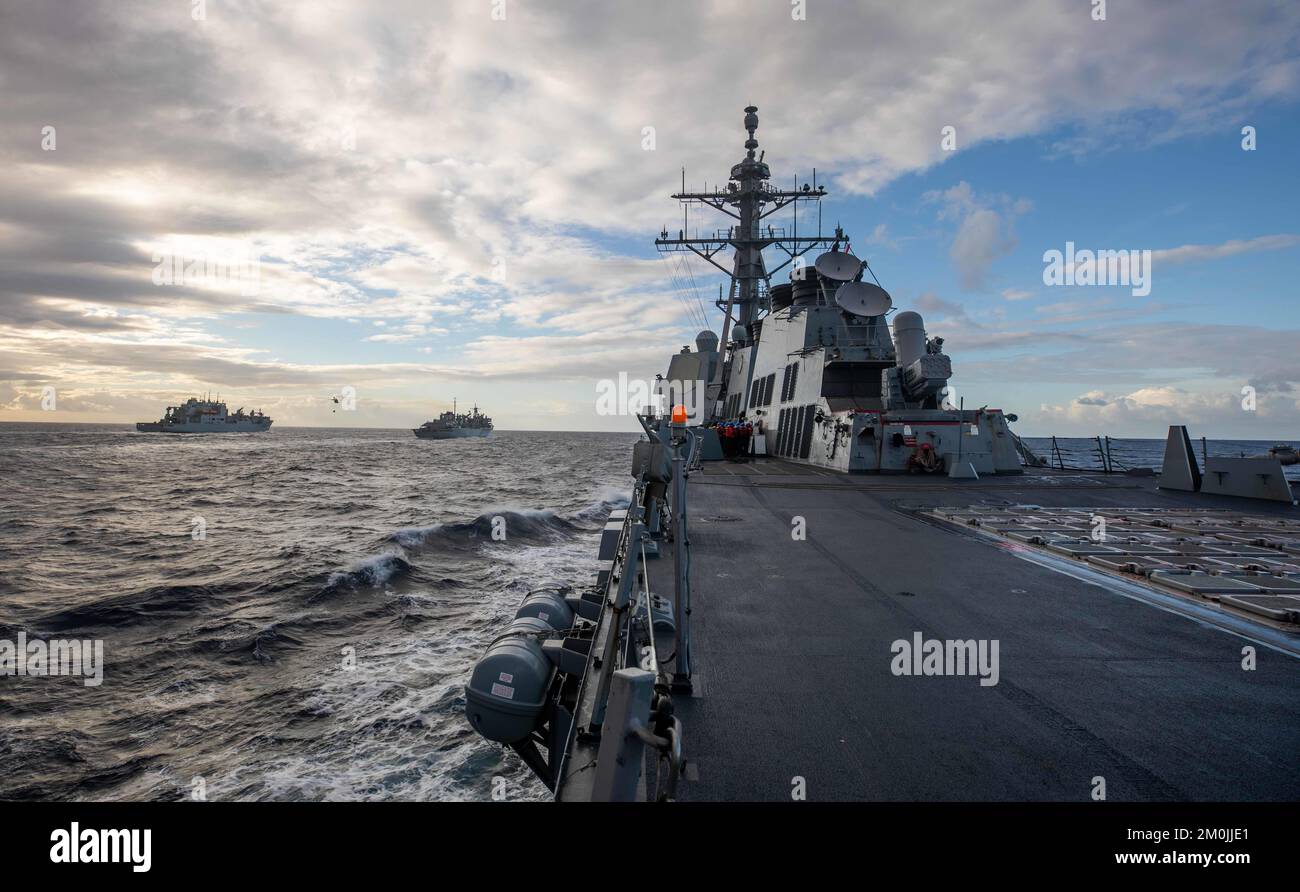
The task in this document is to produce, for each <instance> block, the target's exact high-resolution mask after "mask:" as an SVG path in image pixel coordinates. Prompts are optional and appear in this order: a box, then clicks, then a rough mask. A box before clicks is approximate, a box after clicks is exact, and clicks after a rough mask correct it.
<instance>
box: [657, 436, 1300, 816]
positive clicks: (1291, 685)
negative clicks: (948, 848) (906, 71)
mask: <svg viewBox="0 0 1300 892" xmlns="http://www.w3.org/2000/svg"><path fill="white" fill-rule="evenodd" d="M1072 477H1073V478H1077V479H1074V480H1071V479H1070V478H1072ZM1008 504H1013V505H1014V504H1037V505H1044V506H1050V505H1055V506H1060V507H1098V508H1113V507H1117V506H1129V507H1160V506H1168V507H1177V506H1184V507H1186V506H1199V507H1232V508H1234V509H1236V510H1238V511H1240V510H1242V502H1241V501H1240V500H1229V499H1214V498H1206V497H1201V496H1191V495H1187V494H1181V493H1169V492H1159V491H1156V490H1155V489H1154V486H1153V483H1152V481H1150V480H1141V479H1135V478H1125V477H1110V478H1107V477H1103V476H1101V475H1070V474H1059V473H1048V472H1044V473H1035V474H1033V475H1024V476H1019V477H997V478H985V479H982V480H980V481H961V482H956V481H948V480H946V478H923V477H884V476H880V477H875V476H869V477H858V476H851V477H850V476H844V475H837V474H830V473H826V472H823V471H819V470H816V469H810V468H806V467H802V466H798V465H792V464H788V463H785V462H780V461H770V460H768V461H758V462H752V463H750V464H748V465H742V464H733V463H711V464H709V465H706V466H705V469H704V472H703V473H702V474H700V473H697V474H695V475H694V476H693V477H692V479H691V483H690V506H691V511H692V515H691V542H692V567H691V578H692V581H693V591H694V615H693V623H694V635H695V638H694V648H693V653H694V656H695V661H696V663H695V669H696V678H697V685H696V693H697V696H695V697H688V696H686V695H681V696H679V697H677V698H675V699H676V700H677V703H678V711H679V714H680V715H681V716H682V719H683V721H684V726H685V731H686V737H685V739H686V744H687V747H686V749H687V756H688V759H689V760H690V761H691V762H692V763H693V765H692V766H691V767H690V769H689V770H688V775H687V776H688V778H691V782H690V783H687V784H684V785H683V787H682V789H681V791H680V792H681V797H682V798H684V799H697V800H717V799H728V800H734V799H742V800H789V799H790V798H791V792H792V790H793V789H795V788H796V786H797V785H799V783H800V782H799V781H798V780H797V779H798V778H802V779H803V781H802V783H803V785H804V786H805V787H806V791H807V797H808V798H809V799H813V800H816V799H866V800H891V799H892V800H972V799H974V800H1000V799H1008V800H1046V799H1054V800H1080V801H1083V800H1087V799H1089V798H1091V797H1092V796H1093V794H1094V791H1095V790H1096V789H1097V788H1098V781H1096V780H1095V779H1096V778H1104V779H1105V780H1104V783H1105V791H1106V797H1107V799H1109V800H1164V799H1200V800H1207V799H1226V800H1236V799H1286V800H1290V799H1295V798H1297V797H1300V765H1298V764H1297V761H1296V759H1295V754H1296V753H1297V752H1300V659H1297V658H1296V657H1295V656H1293V655H1292V653H1290V652H1288V651H1295V650H1297V649H1300V639H1297V637H1296V636H1295V635H1294V634H1291V633H1286V632H1283V631H1278V630H1276V629H1263V627H1259V628H1260V629H1263V631H1264V632H1266V633H1267V634H1260V635H1254V634H1251V633H1252V631H1253V629H1254V627H1253V625H1252V624H1251V623H1249V622H1245V621H1242V623H1241V624H1240V628H1241V629H1244V630H1245V632H1244V633H1243V632H1240V631H1237V630H1234V628H1230V627H1225V625H1224V624H1216V623H1215V622H1213V621H1209V620H1207V619H1205V618H1203V617H1199V616H1197V615H1195V614H1194V613H1192V614H1183V613H1180V612H1178V611H1176V610H1171V609H1168V608H1167V607H1165V606H1162V605H1161V604H1160V603H1157V602H1148V601H1145V600H1143V599H1142V598H1140V597H1134V596H1133V595H1132V592H1127V591H1124V590H1122V589H1123V585H1124V584H1123V583H1120V582H1116V583H1115V584H1114V585H1111V584H1110V583H1108V582H1107V581H1106V578H1105V577H1100V576H1098V577H1095V578H1094V577H1089V576H1088V575H1086V574H1074V573H1067V572H1061V568H1059V567H1057V568H1054V567H1053V566H1051V565H1050V564H1048V563H1039V562H1034V561H1030V560H1026V559H1025V557H1024V555H1023V554H1020V553H1017V552H1016V551H1015V550H1014V549H1013V548H1010V547H1002V548H1000V547H997V545H996V544H993V543H991V542H990V541H989V540H988V539H986V538H984V537H981V536H980V535H978V534H968V533H965V532H963V531H961V530H959V529H957V528H955V527H953V526H950V525H947V524H944V523H942V522H938V521H936V520H935V519H933V518H927V517H925V516H923V515H922V513H921V512H922V511H923V510H924V509H925V508H927V507H931V506H939V505H947V506H958V505H977V506H981V505H989V506H997V505H1008ZM1248 510H1249V511H1250V512H1252V513H1258V514H1260V515H1261V516H1289V517H1292V518H1294V517H1296V516H1297V513H1296V512H1295V510H1294V509H1291V508H1287V507H1285V506H1273V505H1267V504H1261V505H1259V507H1258V508H1256V507H1255V506H1254V505H1252V506H1251V507H1250V509H1248ZM795 518H802V519H803V520H802V523H803V525H804V528H805V530H806V538H805V539H799V538H796V537H795V536H792V531H794V530H795V525H796V523H797V521H796V520H795ZM668 558H669V553H668V552H667V551H665V556H664V558H661V559H659V560H658V561H652V562H651V584H652V586H653V587H654V588H655V589H656V590H658V591H663V592H665V593H667V592H670V591H671V560H669V559H668ZM918 633H919V635H920V636H921V639H922V641H925V640H930V639H934V640H939V641H948V640H959V641H969V640H975V641H979V640H984V641H986V642H992V641H995V640H996V641H997V643H998V655H999V659H998V679H997V684H995V685H989V686H981V684H980V679H979V678H977V677H974V676H949V675H932V676H926V675H912V676H906V675H895V674H894V672H893V671H892V669H891V664H893V663H894V662H895V656H896V654H895V650H894V643H895V642H896V641H907V642H909V643H910V642H913V641H915V636H916V635H917V634H918ZM1245 647H1252V648H1254V650H1255V653H1256V668H1255V669H1253V670H1251V671H1247V670H1245V669H1243V667H1242V661H1243V652H1242V651H1243V648H1245Z"/></svg>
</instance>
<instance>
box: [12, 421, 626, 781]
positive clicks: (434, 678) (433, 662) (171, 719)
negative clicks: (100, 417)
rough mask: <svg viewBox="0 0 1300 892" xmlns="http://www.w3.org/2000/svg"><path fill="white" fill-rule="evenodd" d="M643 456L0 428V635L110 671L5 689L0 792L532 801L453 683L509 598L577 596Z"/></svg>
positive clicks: (382, 441)
mask: <svg viewBox="0 0 1300 892" xmlns="http://www.w3.org/2000/svg"><path fill="white" fill-rule="evenodd" d="M635 440H636V435H635V434H584V433H542V432H531V433H530V432H512V431H504V432H501V431H499V432H497V433H496V434H494V435H493V436H492V437H491V438H490V439H486V440H482V439H480V440H473V439H467V440H444V441H423V440H417V439H416V438H415V437H413V436H411V434H410V432H409V431H404V430H403V431H376V430H322V429H293V428H276V429H274V430H272V431H271V432H270V433H266V434H223V435H220V436H215V435H214V436H196V437H187V436H174V435H170V436H169V435H157V434H153V435H150V434H137V433H135V432H134V431H133V430H132V429H130V428H128V427H126V426H120V427H118V426H108V425H25V424H5V425H0V468H3V469H4V486H3V491H2V492H0V639H7V640H10V641H16V640H17V635H18V632H19V631H24V632H25V633H26V635H27V636H28V638H29V639H30V638H36V637H39V638H43V639H47V640H48V639H96V640H102V641H103V642H104V662H105V672H104V682H103V684H102V685H100V686H98V687H88V686H86V685H84V684H83V683H82V681H80V680H78V679H75V678H69V677H14V676H0V765H3V770H2V771H0V798H3V799H90V800H97V799H133V800H138V799H163V800H174V799H182V798H190V797H191V795H192V793H193V792H194V791H195V790H200V791H202V793H203V795H205V796H206V798H208V799H214V800H221V799H240V800H276V799H294V800H298V799H308V800H318V799H319V800H327V799H329V800H332V799H409V800H443V799H484V798H488V797H489V796H490V793H491V779H492V778H493V777H494V776H501V777H505V778H506V793H507V795H509V796H511V797H512V798H540V797H542V796H543V795H544V794H545V791H544V790H543V789H542V788H541V787H540V785H539V784H538V783H537V782H536V781H535V780H534V779H533V778H532V775H531V774H530V773H529V772H528V771H527V769H526V768H524V767H523V765H522V763H520V762H519V760H518V759H517V758H515V757H514V756H513V754H506V753H505V752H504V751H503V750H502V749H501V748H500V747H497V746H495V745H493V744H489V743H487V742H485V741H484V740H482V739H481V738H480V737H478V735H477V734H475V733H474V732H473V731H472V730H471V729H470V727H469V725H468V724H467V723H466V721H465V718H464V712H463V705H464V695H463V684H464V682H465V680H466V678H467V676H468V672H469V670H470V669H471V668H472V666H473V663H474V661H475V660H476V659H477V658H478V656H479V655H480V654H481V652H482V650H483V649H484V647H485V646H486V645H487V643H488V642H489V641H490V640H491V639H492V638H493V637H494V636H495V635H496V634H498V633H499V632H500V631H501V630H502V629H503V628H504V627H505V626H506V625H507V624H508V621H509V619H510V618H511V617H512V616H513V615H514V609H515V607H516V606H517V605H518V603H519V601H520V600H521V599H522V597H523V595H524V593H525V592H526V591H528V590H529V589H530V588H534V587H536V586H539V585H541V584H543V583H546V582H551V581H562V582H570V583H578V584H584V583H586V582H587V581H588V580H589V578H590V573H591V572H592V571H593V570H594V566H595V543H596V540H597V538H598V536H599V531H600V528H601V526H602V525H603V522H604V520H605V518H606V516H607V515H608V513H609V512H610V511H611V510H612V509H614V508H615V507H619V506H623V505H626V504H627V497H628V494H629V493H628V491H629V489H630V484H631V478H630V477H629V476H628V473H627V469H628V468H629V466H630V460H631V459H630V447H631V444H632V443H633V442H634V441H635ZM496 517H501V518H503V519H504V523H505V527H504V529H505V533H506V538H505V540H504V541H497V540H494V539H493V538H492V535H491V534H492V522H493V518H496ZM349 648H350V649H351V650H350V651H348V650H347V649H349ZM349 654H351V655H352V656H353V657H354V662H355V667H354V668H346V667H345V659H346V657H347V656H348V655H349Z"/></svg>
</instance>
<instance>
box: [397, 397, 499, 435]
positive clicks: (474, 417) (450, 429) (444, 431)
mask: <svg viewBox="0 0 1300 892" xmlns="http://www.w3.org/2000/svg"><path fill="white" fill-rule="evenodd" d="M412 433H414V434H415V435H416V436H417V437H419V438H420V439H421V440H454V439H457V438H460V437H486V436H488V435H490V434H491V433H492V419H491V418H488V417H487V416H486V415H483V414H480V413H479V410H478V406H475V407H474V410H473V411H472V412H470V413H469V414H457V412H456V401H455V400H452V401H451V411H450V412H443V413H442V414H441V415H439V416H438V418H437V419H436V420H434V421H426V422H425V423H424V424H422V425H420V426H419V427H417V428H414V429H413V430H412Z"/></svg>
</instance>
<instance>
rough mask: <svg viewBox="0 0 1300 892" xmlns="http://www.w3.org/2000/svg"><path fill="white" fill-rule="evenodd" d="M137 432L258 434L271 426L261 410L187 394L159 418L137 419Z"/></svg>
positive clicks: (269, 420)
mask: <svg viewBox="0 0 1300 892" xmlns="http://www.w3.org/2000/svg"><path fill="white" fill-rule="evenodd" d="M135 429H136V430H137V431H139V432H140V433H164V434H231V433H257V432H260V431H266V430H270V429H271V419H270V418H269V417H267V416H266V415H264V414H263V413H262V412H261V411H260V410H257V409H254V410H253V411H251V412H245V411H244V407H243V406H240V407H239V408H238V409H236V410H235V411H234V412H230V411H229V410H228V409H227V408H226V404H225V403H223V402H222V401H220V400H213V399H209V398H208V397H206V396H205V397H204V398H203V399H198V398H197V397H190V398H189V399H188V400H186V401H185V402H184V403H182V404H181V405H179V406H168V407H167V411H166V412H165V413H163V417H162V418H160V419H159V420H158V421H139V422H136V425H135Z"/></svg>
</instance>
